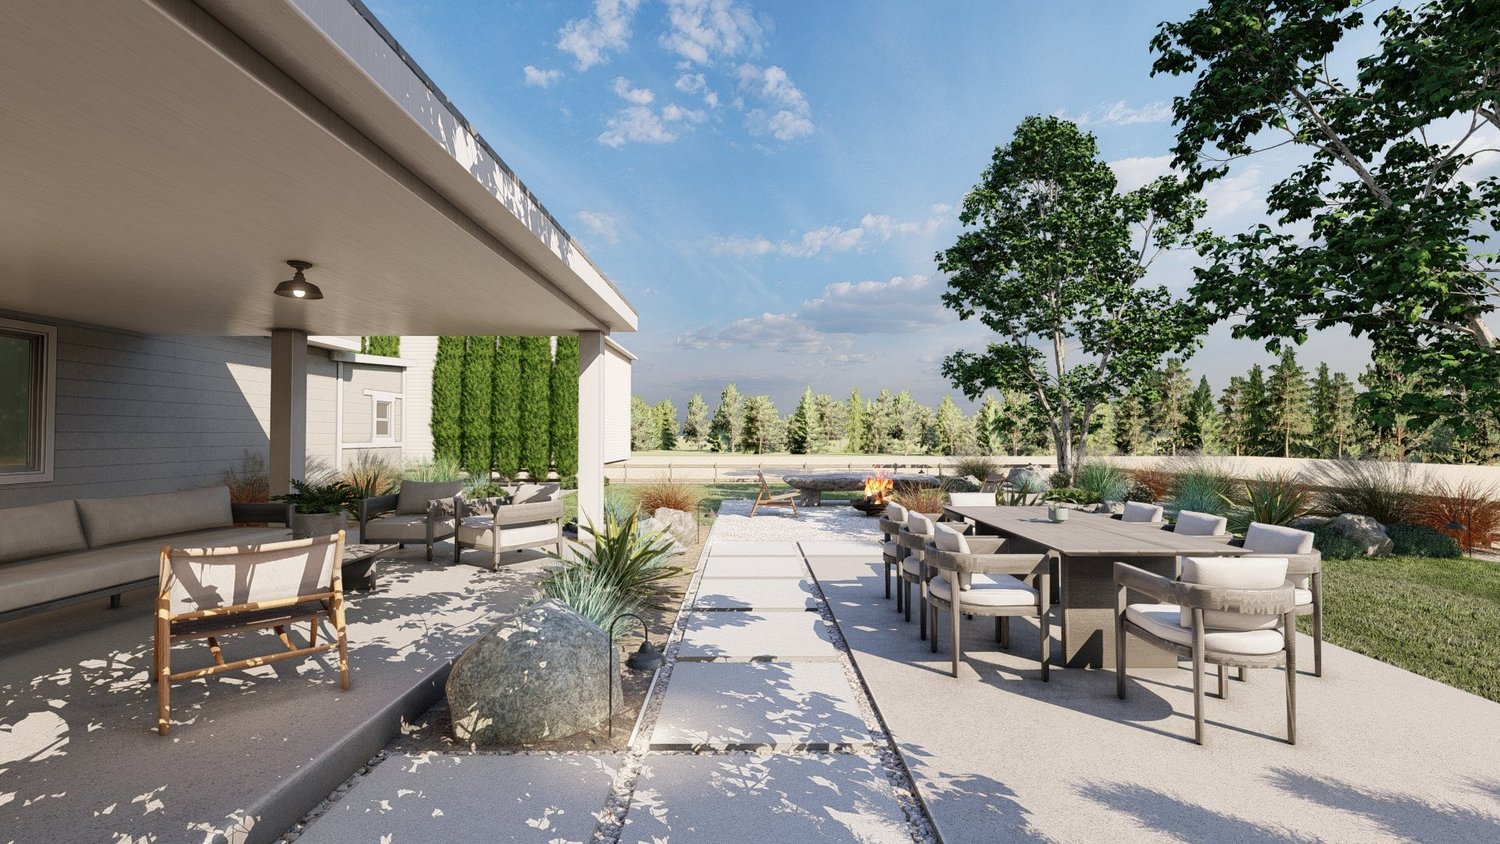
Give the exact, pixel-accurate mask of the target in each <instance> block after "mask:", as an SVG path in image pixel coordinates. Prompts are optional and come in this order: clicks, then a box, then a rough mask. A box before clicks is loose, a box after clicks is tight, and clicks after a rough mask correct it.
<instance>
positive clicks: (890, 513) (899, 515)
mask: <svg viewBox="0 0 1500 844" xmlns="http://www.w3.org/2000/svg"><path fill="white" fill-rule="evenodd" d="M906 512H907V510H906V508H905V507H902V506H901V505H900V504H897V503H896V502H894V501H892V502H889V503H888V504H886V505H885V517H886V518H887V519H889V520H890V521H893V522H895V523H897V524H903V525H904V524H906Z"/></svg>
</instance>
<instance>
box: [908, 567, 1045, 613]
mask: <svg viewBox="0 0 1500 844" xmlns="http://www.w3.org/2000/svg"><path fill="white" fill-rule="evenodd" d="M952 575H953V573H952V572H950V573H949V574H948V576H946V577H935V578H933V579H932V583H930V584H928V586H927V589H928V591H929V592H931V593H932V596H933V597H934V598H940V599H942V600H944V601H949V602H952V600H953V582H952V580H951V578H952ZM1036 597H1037V596H1036V590H1035V589H1032V588H1031V587H1030V586H1027V585H1026V584H1024V583H1022V582H1021V581H1019V580H1016V579H1015V578H1014V577H1011V576H1010V575H1008V574H976V575H973V580H972V581H971V582H970V584H969V586H968V588H966V589H965V588H962V587H960V591H959V597H958V602H959V606H961V607H966V606H976V607H1029V606H1033V605H1035V604H1036Z"/></svg>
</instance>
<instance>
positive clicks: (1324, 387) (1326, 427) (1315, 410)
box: [1308, 363, 1338, 457]
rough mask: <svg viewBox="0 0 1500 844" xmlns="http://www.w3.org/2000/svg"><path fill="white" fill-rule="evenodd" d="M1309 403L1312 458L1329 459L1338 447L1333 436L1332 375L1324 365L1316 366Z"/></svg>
mask: <svg viewBox="0 0 1500 844" xmlns="http://www.w3.org/2000/svg"><path fill="white" fill-rule="evenodd" d="M1309 403H1310V405H1311V407H1312V435H1311V436H1310V437H1309V438H1308V444H1309V445H1310V446H1311V447H1312V456H1314V457H1331V456H1333V454H1334V452H1335V451H1336V450H1337V448H1338V446H1337V444H1336V443H1335V442H1334V436H1333V421H1334V420H1333V374H1332V373H1331V372H1330V371H1329V369H1328V364H1326V363H1320V364H1318V374H1317V375H1315V376H1313V379H1312V395H1311V397H1310V398H1309Z"/></svg>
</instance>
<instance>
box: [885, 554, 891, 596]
mask: <svg viewBox="0 0 1500 844" xmlns="http://www.w3.org/2000/svg"><path fill="white" fill-rule="evenodd" d="M885 599H886V600H887V601H889V600H890V599H891V564H890V563H886V564H885Z"/></svg>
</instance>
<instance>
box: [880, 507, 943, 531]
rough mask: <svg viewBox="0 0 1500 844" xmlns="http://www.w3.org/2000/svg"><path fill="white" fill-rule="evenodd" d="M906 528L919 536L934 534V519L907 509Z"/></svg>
mask: <svg viewBox="0 0 1500 844" xmlns="http://www.w3.org/2000/svg"><path fill="white" fill-rule="evenodd" d="M887 509H889V508H887ZM906 529H907V530H909V531H911V532H912V533H914V534H916V535H917V536H932V519H929V518H927V517H926V516H924V515H922V514H921V513H917V512H912V511H907V514H906Z"/></svg>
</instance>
